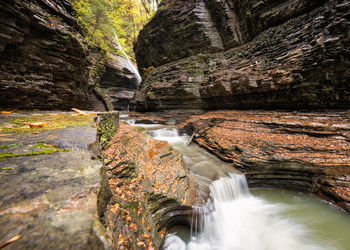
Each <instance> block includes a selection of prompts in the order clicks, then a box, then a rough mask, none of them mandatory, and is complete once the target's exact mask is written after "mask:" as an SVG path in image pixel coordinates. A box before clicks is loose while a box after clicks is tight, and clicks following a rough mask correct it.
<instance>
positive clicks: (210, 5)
mask: <svg viewBox="0 0 350 250" xmlns="http://www.w3.org/2000/svg"><path fill="white" fill-rule="evenodd" d="M165 2H167V1H165ZM168 2H169V3H168V4H165V3H164V7H163V9H161V10H160V11H159V12H158V13H157V14H156V16H155V17H154V19H153V20H152V21H151V22H150V23H149V24H148V25H147V26H146V27H145V29H144V30H143V31H142V32H141V34H140V37H139V41H138V43H137V47H136V58H137V62H138V65H139V68H148V67H151V66H153V67H155V69H153V70H151V71H150V72H147V76H146V77H145V79H144V81H143V83H142V85H141V87H140V90H139V91H138V92H137V94H136V98H135V103H136V109H137V110H139V111H155V110H158V111H159V110H173V109H185V110H186V109H197V110H198V109H201V110H208V109H213V110H215V109H235V108H251V109H255V108H257V107H259V108H269V109H276V108H278V109H281V108H285V109H300V108H313V109H320V108H349V105H350V99H349V96H350V95H349V92H350V90H349V84H348V82H349V70H348V69H349V58H350V54H349V51H348V47H349V38H350V36H349V34H350V32H349V27H350V25H349V11H350V10H349V2H348V1H340V0H339V1H338V0H328V1H303V0H298V1H277V2H276V1H235V0H231V1H209V0H208V1H205V5H203V1H196V2H195V1H189V2H187V1H186V3H182V2H176V1H175V2H176V3H177V4H174V5H175V6H174V5H172V4H171V3H172V2H173V1H168ZM201 6H202V7H203V9H205V11H206V13H209V14H210V13H211V14H210V15H211V17H212V18H211V21H209V22H213V25H212V27H216V31H217V32H218V33H219V34H220V36H219V37H221V39H222V43H223V44H224V48H222V49H221V51H222V52H219V53H214V54H213V51H212V50H211V49H210V46H211V45H212V43H211V42H210V41H209V40H208V39H207V37H208V36H209V34H211V32H209V33H208V32H205V30H206V28H205V27H206V25H207V24H206V23H207V22H205V21H203V20H202V19H200V18H195V19H193V20H191V19H190V18H186V17H187V16H188V13H189V12H190V13H192V15H195V9H196V8H199V7H201ZM202 7H201V8H202ZM171 20H172V21H171ZM174 20H175V21H174ZM170 21H171V22H170ZM187 22H188V23H189V24H187ZM197 26H200V28H198V29H199V30H201V31H202V32H197V30H196V29H194V28H192V27H197ZM165 27H166V28H165ZM169 29H174V30H177V29H179V30H181V29H187V30H186V32H181V34H184V35H177V36H176V37H173V35H174V34H177V33H176V32H168V30H169ZM186 34H190V35H191V38H186ZM159 38H162V41H164V42H162V41H158V39H159ZM195 40H200V41H201V43H199V42H198V43H196V42H194V41H195ZM169 41H170V43H171V49H169V48H168V47H169V45H168V44H167V43H169ZM204 41H206V43H205V42H204ZM202 43H204V44H206V46H202V45H201V44H202ZM197 45H198V46H197ZM191 46H192V47H191ZM208 53H211V54H208ZM147 60H148V61H147Z"/></svg>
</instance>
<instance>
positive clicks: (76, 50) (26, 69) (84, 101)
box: [0, 0, 103, 109]
mask: <svg viewBox="0 0 350 250" xmlns="http://www.w3.org/2000/svg"><path fill="white" fill-rule="evenodd" d="M72 13H73V9H72V7H71V5H70V3H69V1H67V0H64V1H58V0H33V1H30V0H23V1H18V0H6V1H1V3H0V64H1V66H0V107H3V108H19V109H33V108H36V109H70V108H72V107H76V108H86V107H87V106H88V102H89V96H90V95H91V90H92V88H93V87H94V86H95V84H96V80H97V79H98V77H97V76H98V75H99V74H100V71H102V70H103V66H102V67H101V65H100V64H99V61H100V60H101V54H100V52H99V51H98V50H97V49H96V51H92V50H91V49H89V48H88V45H87V44H86V43H85V42H84V39H83V37H82V36H81V27H80V26H79V25H78V23H77V22H76V20H75V19H74V17H73V16H72Z"/></svg>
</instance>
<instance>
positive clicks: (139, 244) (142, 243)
mask: <svg viewBox="0 0 350 250" xmlns="http://www.w3.org/2000/svg"><path fill="white" fill-rule="evenodd" d="M137 245H138V246H143V245H145V242H143V241H140V242H137Z"/></svg>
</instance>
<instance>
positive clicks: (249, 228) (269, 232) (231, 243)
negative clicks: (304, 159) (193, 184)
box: [165, 174, 327, 250]
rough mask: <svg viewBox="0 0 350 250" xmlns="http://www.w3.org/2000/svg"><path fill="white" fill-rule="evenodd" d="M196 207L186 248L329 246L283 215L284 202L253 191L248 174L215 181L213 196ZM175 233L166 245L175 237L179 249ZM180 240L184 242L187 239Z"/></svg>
mask: <svg viewBox="0 0 350 250" xmlns="http://www.w3.org/2000/svg"><path fill="white" fill-rule="evenodd" d="M194 209H195V210H196V213H195V214H196V216H194V217H193V219H192V230H191V231H192V233H191V240H190V242H189V243H188V244H187V245H186V249H190V250H192V249H193V250H206V249H208V250H209V249H210V250H212V249H214V250H215V249H217V250H219V249H220V250H225V249H228V250H230V249H232V250H236V249H238V250H260V249H261V250H276V249H283V250H294V249H305V250H306V249H308V250H310V249H312V250H316V249H327V248H322V247H320V246H319V245H317V244H316V243H314V242H311V241H310V240H309V238H308V233H307V231H306V230H305V229H304V228H303V227H302V226H300V225H298V224H295V223H293V222H291V221H289V220H287V219H284V218H282V216H281V215H280V213H281V211H282V210H283V209H284V207H283V206H282V205H279V204H269V203H267V202H266V201H265V200H263V199H260V198H257V197H254V196H253V195H251V194H250V193H249V191H248V185H247V181H246V179H245V176H244V175H238V174H230V176H229V177H223V178H220V179H219V180H217V181H214V182H212V183H211V185H210V199H209V200H208V201H207V203H206V204H205V205H204V206H202V207H195V208H194ZM175 236H176V235H175ZM175 236H174V235H169V236H168V237H167V238H166V240H165V246H167V243H168V241H171V242H172V246H173V248H171V249H176V248H175V247H174V244H176V242H179V239H176V240H174V239H173V238H174V237H175ZM176 237H177V236H176ZM179 244H180V245H179V246H182V245H183V242H182V243H179ZM165 249H166V250H168V249H170V248H166V247H165ZM179 249H180V248H179ZM181 249H182V248H181Z"/></svg>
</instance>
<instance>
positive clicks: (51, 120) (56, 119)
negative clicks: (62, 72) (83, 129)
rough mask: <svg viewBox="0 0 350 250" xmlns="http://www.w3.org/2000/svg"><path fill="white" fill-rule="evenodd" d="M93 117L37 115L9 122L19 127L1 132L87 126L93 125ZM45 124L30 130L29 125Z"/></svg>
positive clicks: (3, 129) (64, 114)
mask: <svg viewBox="0 0 350 250" xmlns="http://www.w3.org/2000/svg"><path fill="white" fill-rule="evenodd" d="M92 121H93V117H92V116H90V115H76V114H72V113H59V114H39V115H38V114H37V115H32V116H29V117H24V118H16V119H13V120H10V121H8V122H9V123H12V124H15V125H17V126H18V127H10V128H8V127H2V128H1V127H0V132H9V133H39V132H42V131H47V130H53V129H60V128H66V127H69V126H78V125H87V124H89V123H92ZM35 122H43V123H46V124H47V125H46V126H43V127H41V128H30V127H28V126H26V125H27V124H28V123H35Z"/></svg>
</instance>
